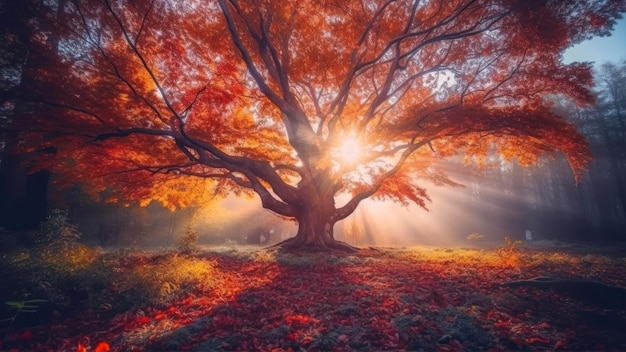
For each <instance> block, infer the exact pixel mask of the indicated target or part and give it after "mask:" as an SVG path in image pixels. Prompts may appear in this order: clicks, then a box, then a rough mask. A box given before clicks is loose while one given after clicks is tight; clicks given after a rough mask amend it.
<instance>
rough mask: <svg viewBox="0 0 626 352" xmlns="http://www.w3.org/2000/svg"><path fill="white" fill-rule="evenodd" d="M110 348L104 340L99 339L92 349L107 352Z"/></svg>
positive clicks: (97, 351) (95, 351)
mask: <svg viewBox="0 0 626 352" xmlns="http://www.w3.org/2000/svg"><path fill="white" fill-rule="evenodd" d="M110 350H111V347H109V344H108V343H106V342H104V341H100V342H98V345H96V349H95V350H93V351H94V352H109V351H110Z"/></svg>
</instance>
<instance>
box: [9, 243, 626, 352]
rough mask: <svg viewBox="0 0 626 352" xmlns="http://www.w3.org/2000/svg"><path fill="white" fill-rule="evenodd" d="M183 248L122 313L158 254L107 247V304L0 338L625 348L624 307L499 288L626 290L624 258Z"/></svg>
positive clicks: (60, 343)
mask: <svg viewBox="0 0 626 352" xmlns="http://www.w3.org/2000/svg"><path fill="white" fill-rule="evenodd" d="M189 256H191V258H186V259H185V258H183V259H181V258H179V257H176V258H174V259H175V260H170V261H169V262H168V263H178V265H180V267H170V268H169V271H167V272H163V273H162V275H166V276H167V275H169V276H167V277H166V279H167V280H169V281H167V282H170V283H169V284H167V285H165V286H163V285H161V286H158V285H155V284H154V283H152V284H146V283H143V284H142V285H143V286H142V287H143V288H145V289H147V290H157V291H159V292H157V293H155V292H146V293H145V294H144V295H143V296H140V297H143V300H142V299H139V298H137V297H138V296H137V295H136V292H135V296H132V297H134V298H135V302H134V305H132V306H131V307H128V306H124V309H123V310H121V311H120V309H121V308H120V309H116V302H121V301H123V299H122V296H123V295H124V294H129V292H131V290H132V283H129V282H125V280H128V278H137V277H139V276H132V275H138V274H137V273H138V272H139V273H140V274H141V273H142V274H141V275H144V276H145V275H148V274H146V273H145V271H146V270H149V269H156V268H157V267H156V265H157V264H155V263H157V262H158V261H160V260H164V258H165V256H164V254H162V253H140V254H135V255H133V256H127V255H119V256H118V257H113V258H110V259H109V261H108V262H109V263H110V264H109V265H111V266H114V267H116V268H117V269H116V270H115V273H116V276H115V277H114V278H113V279H112V281H111V286H110V287H109V288H107V289H105V290H103V291H102V292H101V293H98V292H94V295H100V296H103V297H100V299H99V301H108V302H109V303H107V305H105V307H106V308H107V309H105V311H102V310H98V309H84V310H81V311H78V312H75V314H72V315H70V316H65V317H63V318H62V319H58V320H55V321H52V322H50V323H48V324H42V325H36V326H29V327H24V328H22V329H15V330H14V331H11V332H10V333H9V334H8V335H9V336H8V337H7V338H6V339H5V341H3V344H4V345H3V346H2V348H3V349H5V350H25V349H36V350H56V351H95V350H98V351H104V350H105V348H104V347H103V346H105V345H103V344H102V343H103V342H104V343H106V348H108V349H110V350H111V351H151V350H180V351H241V350H263V351H356V350H358V351H381V350H393V351H402V350H410V351H420V350H421V351H510V350H521V351H534V350H563V351H570V350H607V351H611V350H615V351H618V350H626V335H624V334H623V331H621V330H620V329H621V328H620V327H623V326H626V307H625V306H624V305H619V304H617V305H615V304H612V305H610V306H607V305H606V304H603V301H602V298H601V297H600V298H599V299H595V300H584V299H581V298H580V297H577V296H576V295H574V294H571V292H568V291H563V290H560V289H559V287H558V286H555V287H548V288H537V287H525V286H519V287H506V286H504V285H503V284H504V283H507V282H511V281H514V280H524V279H530V278H533V277H538V276H551V277H558V278H568V279H579V280H592V281H594V282H601V283H603V284H607V285H611V287H617V288H624V287H626V277H625V275H624V268H625V264H626V259H625V258H624V257H623V256H620V255H607V254H581V253H575V252H568V251H566V250H564V249H559V250H546V249H541V250H539V249H535V248H514V249H513V250H511V248H509V249H507V250H501V249H441V248H423V247H420V248H378V249H375V250H374V249H365V250H362V251H360V252H358V253H356V254H350V255H347V254H343V253H326V254H311V253H281V252H276V251H271V250H264V249H255V250H247V251H243V250H242V251H237V250H230V251H220V250H211V249H208V250H205V251H202V252H196V253H194V254H191V255H189ZM198 265H199V266H201V267H202V270H200V269H199V267H197V266H198ZM177 269H178V270H182V271H186V272H184V273H180V275H182V277H183V279H184V280H182V279H180V280H178V281H176V280H177V279H176V278H175V277H173V276H174V274H173V273H172V272H174V271H176V270H177ZM194 273H195V275H196V276H193V275H194ZM131 274H132V275H131ZM150 275H152V274H150ZM154 275H156V273H154ZM198 277H200V278H202V280H200V279H197V278H198ZM174 281H176V282H175V283H174ZM135 284H139V283H138V282H135ZM601 293H602V292H599V293H598V292H596V294H601ZM105 296H106V299H105ZM165 296H167V297H165ZM172 297H173V298H172ZM26 331H28V332H29V333H25V332H26ZM3 333H4V331H3Z"/></svg>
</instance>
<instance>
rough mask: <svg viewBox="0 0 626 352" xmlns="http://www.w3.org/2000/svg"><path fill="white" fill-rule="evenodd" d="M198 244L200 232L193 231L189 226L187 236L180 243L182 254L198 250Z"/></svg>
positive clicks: (179, 247)
mask: <svg viewBox="0 0 626 352" xmlns="http://www.w3.org/2000/svg"><path fill="white" fill-rule="evenodd" d="M197 244H198V231H195V230H194V229H192V227H191V225H188V226H187V229H186V230H185V234H184V235H183V237H181V238H180V240H179V242H178V249H180V250H181V251H182V252H191V251H193V250H194V249H196V246H197Z"/></svg>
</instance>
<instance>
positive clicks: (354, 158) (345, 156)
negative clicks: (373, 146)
mask: <svg viewBox="0 0 626 352" xmlns="http://www.w3.org/2000/svg"><path fill="white" fill-rule="evenodd" d="M361 148H362V146H361V143H359V140H358V139H356V138H355V137H347V138H346V139H344V140H343V142H342V143H341V144H340V145H339V148H338V150H337V152H338V156H339V159H340V161H341V162H342V163H345V164H355V163H357V162H358V161H359V158H360V157H361Z"/></svg>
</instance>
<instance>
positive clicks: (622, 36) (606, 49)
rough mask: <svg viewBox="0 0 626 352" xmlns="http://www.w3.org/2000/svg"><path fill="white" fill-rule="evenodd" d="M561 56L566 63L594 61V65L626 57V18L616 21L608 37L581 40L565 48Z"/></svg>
mask: <svg viewBox="0 0 626 352" xmlns="http://www.w3.org/2000/svg"><path fill="white" fill-rule="evenodd" d="M563 57H564V60H565V62H566V63H571V62H574V61H594V62H595V66H596V67H597V66H598V65H601V64H602V63H603V62H605V61H613V62H618V61H621V60H622V59H626V19H621V20H619V21H618V22H617V24H616V25H615V27H613V32H612V35H611V36H610V37H598V38H594V39H592V40H587V41H585V42H582V43H580V44H578V45H576V46H574V47H572V48H569V49H567V50H566V51H565V54H564V55H563Z"/></svg>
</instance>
